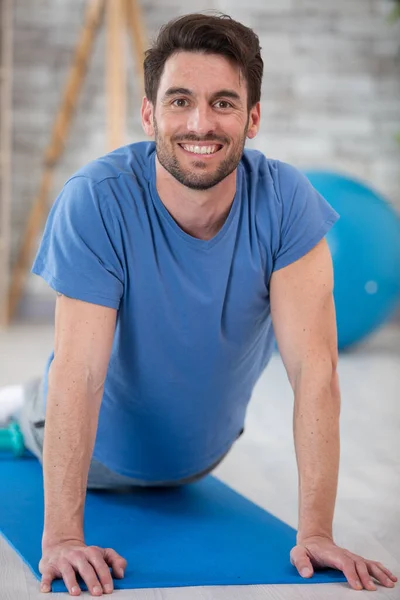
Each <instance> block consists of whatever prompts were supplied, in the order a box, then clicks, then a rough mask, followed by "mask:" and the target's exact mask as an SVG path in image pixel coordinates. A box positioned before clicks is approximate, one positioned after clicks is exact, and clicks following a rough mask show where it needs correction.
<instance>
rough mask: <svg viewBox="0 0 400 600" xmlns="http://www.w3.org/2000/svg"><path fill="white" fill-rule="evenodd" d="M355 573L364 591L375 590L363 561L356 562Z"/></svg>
mask: <svg viewBox="0 0 400 600" xmlns="http://www.w3.org/2000/svg"><path fill="white" fill-rule="evenodd" d="M356 571H357V573H358V576H359V578H360V581H361V583H362V585H363V587H365V589H366V590H371V591H372V590H376V585H375V584H374V582H373V581H372V579H371V577H370V575H369V571H368V568H367V565H366V563H365V561H364V560H357V561H356Z"/></svg>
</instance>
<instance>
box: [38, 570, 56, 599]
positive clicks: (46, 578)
mask: <svg viewBox="0 0 400 600" xmlns="http://www.w3.org/2000/svg"><path fill="white" fill-rule="evenodd" d="M56 577H57V572H56V571H55V569H52V568H51V567H47V568H45V569H43V572H42V580H41V582H40V591H41V592H44V593H45V594H47V593H48V592H51V582H52V581H53V580H54V579H55V578H56Z"/></svg>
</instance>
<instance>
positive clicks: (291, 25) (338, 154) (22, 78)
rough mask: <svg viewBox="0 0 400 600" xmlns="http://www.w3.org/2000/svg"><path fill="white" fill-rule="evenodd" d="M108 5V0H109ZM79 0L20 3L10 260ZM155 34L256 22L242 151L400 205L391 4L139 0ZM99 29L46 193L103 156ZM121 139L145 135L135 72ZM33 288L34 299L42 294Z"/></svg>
mask: <svg viewBox="0 0 400 600" xmlns="http://www.w3.org/2000/svg"><path fill="white" fill-rule="evenodd" d="M107 1H111V0H107ZM85 4H86V3H85V2H84V0H35V2H32V1H31V0H15V2H14V5H15V65H14V66H15V74H14V109H15V113H14V120H15V122H14V164H13V192H14V196H13V232H14V235H13V256H15V253H16V249H17V246H18V244H19V243H20V237H21V231H22V227H23V225H24V222H25V219H26V216H27V212H28V210H29V206H30V204H31V202H32V199H33V197H34V195H35V193H36V190H37V186H38V183H39V177H40V165H41V157H42V152H43V150H44V148H45V146H46V144H47V142H48V139H49V132H50V127H51V125H52V122H53V117H54V114H55V111H56V109H57V106H58V103H59V99H60V95H61V90H62V88H63V85H64V82H65V76H66V72H67V69H68V66H69V62H70V60H71V56H72V51H73V47H74V44H75V42H76V39H77V36H78V32H79V27H80V23H81V20H82V15H83V11H84V6H85ZM141 6H142V11H143V15H144V19H145V23H146V28H147V32H148V35H149V38H150V39H151V38H152V37H153V36H154V35H155V34H156V32H157V30H158V28H159V27H160V26H161V25H162V24H163V23H164V22H166V21H167V20H168V19H170V18H172V17H173V16H176V15H179V14H184V13H186V12H189V11H190V12H195V11H197V10H205V9H218V10H221V11H223V12H226V13H228V14H230V15H231V16H232V17H234V18H238V19H240V20H242V21H243V22H244V23H245V24H246V25H249V26H251V27H254V29H255V30H256V32H257V33H258V35H259V37H260V41H261V45H262V48H263V58H264V62H265V76H264V85H263V101H262V116H263V124H262V128H261V131H260V133H259V135H258V137H257V138H256V140H255V141H254V142H251V143H250V144H249V146H251V147H257V148H259V149H260V150H262V151H264V152H265V153H266V154H267V155H268V156H274V157H276V158H280V159H281V160H285V161H287V162H291V163H293V164H295V165H297V166H299V167H302V168H309V167H313V166H324V167H327V168H332V169H338V170H341V171H344V172H346V173H349V174H350V175H355V176H358V177H361V178H363V179H364V180H366V181H367V182H369V183H371V184H372V185H374V186H375V187H376V188H377V189H379V190H380V191H381V192H382V193H384V194H386V195H387V197H388V198H389V199H390V201H391V202H393V203H394V204H395V205H396V206H398V207H399V209H400V160H399V158H400V147H399V146H398V145H397V144H396V142H395V141H394V135H395V132H396V131H399V130H400V23H398V24H396V25H389V24H388V22H387V15H388V12H389V9H390V7H391V6H392V3H391V1H390V0H334V1H333V0H248V1H247V2H243V1H242V0H240V1H239V0H213V1H211V2H206V1H203V0H191V2H190V3H189V4H188V3H187V2H186V1H185V2H184V1H183V0H175V1H174V0H142V2H141ZM103 57H104V34H101V35H100V37H99V39H98V40H97V42H96V46H95V51H94V54H93V57H92V62H91V68H90V70H89V73H88V76H87V80H86V83H85V87H84V89H83V92H82V95H81V98H80V102H79V110H78V113H77V115H76V118H75V120H74V123H73V127H72V129H71V132H70V137H69V140H68V144H67V147H66V152H65V155H64V158H63V161H62V163H61V165H60V167H59V168H58V169H57V175H56V178H55V185H54V190H53V195H52V198H54V196H55V194H56V192H57V191H58V190H59V189H60V187H61V185H62V183H63V182H64V181H65V179H66V178H67V177H68V176H69V175H70V174H72V173H73V172H74V171H75V170H76V169H77V168H79V166H80V165H82V164H83V163H85V162H87V161H88V160H90V159H92V158H94V157H95V156H98V155H100V154H102V153H104V151H105V134H104V115H105V99H104V93H103V84H104V67H103ZM129 90H130V100H129V107H130V111H131V112H130V115H129V134H128V138H127V141H128V140H129V141H131V140H132V141H135V140H139V139H143V132H142V129H141V125H140V115H139V108H140V98H139V95H138V93H137V86H136V83H135V79H134V71H133V70H131V76H130V79H129ZM35 279H36V280H37V281H35V282H33V281H30V284H29V286H28V290H29V289H31V290H32V293H31V294H30V296H29V297H28V299H26V300H25V301H24V303H23V310H27V309H28V307H29V306H32V305H33V304H32V299H33V298H35V297H37V298H42V297H43V294H47V297H48V292H47V291H46V290H47V288H46V286H45V284H41V283H40V282H39V280H38V278H35Z"/></svg>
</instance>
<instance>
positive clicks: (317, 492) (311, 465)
mask: <svg viewBox="0 0 400 600" xmlns="http://www.w3.org/2000/svg"><path fill="white" fill-rule="evenodd" d="M318 372H319V373H320V375H317V376H316V375H315V374H316V373H318ZM339 415H340V391H339V383H338V377H337V373H336V371H332V372H331V374H330V375H329V372H328V374H327V373H324V369H319V368H318V366H317V365H315V364H314V365H310V366H309V367H308V368H307V367H306V368H304V369H303V370H302V374H301V375H300V376H299V378H298V381H297V382H296V386H295V410H294V424H293V425H294V439H295V447H296V457H297V465H298V471H299V527H298V536H297V538H298V541H299V540H301V538H304V537H308V536H310V535H326V536H330V537H332V521H333V515H334V509H335V501H336V493H337V483H338V472H339V456H340V439H339Z"/></svg>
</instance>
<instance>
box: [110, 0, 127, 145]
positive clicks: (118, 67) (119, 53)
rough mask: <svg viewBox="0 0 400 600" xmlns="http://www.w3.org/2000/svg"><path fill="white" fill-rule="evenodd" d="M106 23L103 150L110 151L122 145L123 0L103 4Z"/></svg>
mask: <svg viewBox="0 0 400 600" xmlns="http://www.w3.org/2000/svg"><path fill="white" fill-rule="evenodd" d="M106 23H107V39H106V99H107V147H108V150H109V151H110V152H111V151H112V150H115V148H118V147H119V146H122V145H123V144H124V143H125V132H126V65H125V58H126V56H125V44H126V35H125V31H126V30H125V0H112V2H108V3H107V13H106Z"/></svg>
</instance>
